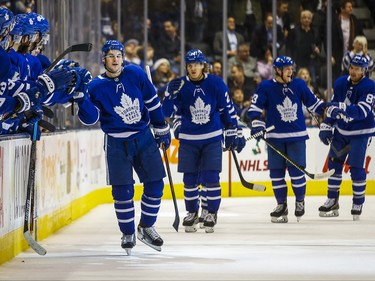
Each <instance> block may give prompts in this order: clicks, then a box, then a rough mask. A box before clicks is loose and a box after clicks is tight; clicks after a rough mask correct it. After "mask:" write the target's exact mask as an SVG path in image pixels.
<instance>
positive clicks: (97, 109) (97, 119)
mask: <svg viewBox="0 0 375 281" xmlns="http://www.w3.org/2000/svg"><path fill="white" fill-rule="evenodd" d="M95 109H96V111H98V117H97V118H96V120H95V121H94V122H93V123H90V124H87V123H85V122H83V121H82V120H81V118H79V116H78V119H79V121H81V123H82V124H83V125H86V126H92V125H94V124H96V123H97V122H98V121H99V119H100V110H99V108H97V107H96V106H95ZM78 111H79V109H78Z"/></svg>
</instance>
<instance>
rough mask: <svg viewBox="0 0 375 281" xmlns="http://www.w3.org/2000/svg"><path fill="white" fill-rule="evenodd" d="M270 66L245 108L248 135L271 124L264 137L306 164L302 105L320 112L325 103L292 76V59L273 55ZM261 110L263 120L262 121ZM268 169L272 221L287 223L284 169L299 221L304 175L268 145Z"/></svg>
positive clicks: (304, 165) (304, 191)
mask: <svg viewBox="0 0 375 281" xmlns="http://www.w3.org/2000/svg"><path fill="white" fill-rule="evenodd" d="M273 67H274V70H275V78H274V79H272V80H264V81H262V82H261V83H260V84H259V86H258V88H257V90H256V92H255V93H254V96H253V98H252V103H251V106H250V108H249V111H248V116H249V118H250V119H251V125H252V127H251V134H252V135H253V134H256V133H259V132H262V131H263V130H265V128H266V127H269V126H272V125H274V126H275V129H274V130H272V131H270V132H269V133H267V139H268V140H269V141H270V142H272V144H273V145H274V146H275V147H276V148H277V149H278V150H279V151H281V152H283V153H284V154H285V155H286V156H288V157H289V158H290V159H292V160H293V161H294V162H296V163H297V164H298V165H300V166H301V167H306V143H305V142H306V140H307V139H308V134H307V130H306V125H305V119H304V115H303V110H302V106H303V105H305V106H306V107H307V108H308V109H309V111H311V112H314V113H317V114H319V115H321V114H323V111H324V107H325V105H324V103H323V102H322V101H321V100H319V99H317V97H316V96H315V95H314V94H313V93H312V92H311V90H310V89H309V88H308V87H307V86H306V83H305V82H304V81H303V80H302V79H299V78H293V73H294V61H293V60H292V59H291V58H290V57H286V56H278V57H276V58H275V59H274V62H273ZM263 111H265V121H264V120H262V113H263ZM268 168H269V171H270V177H271V181H272V187H273V192H274V195H275V198H276V201H277V207H276V208H275V209H274V211H273V212H271V214H270V215H271V221H272V222H274V223H279V222H281V223H286V222H288V216H287V215H288V205H287V192H288V189H287V184H286V181H285V174H286V169H287V170H288V173H289V176H290V178H291V184H292V189H293V192H294V194H295V197H296V201H295V212H294V214H295V216H296V217H297V220H298V221H299V220H300V217H301V216H303V215H304V213H305V193H306V179H305V175H304V174H303V173H302V172H301V171H300V170H298V169H297V168H296V167H294V166H292V165H291V164H290V163H289V162H286V160H285V159H284V158H282V157H281V156H280V155H279V154H277V153H276V152H275V151H274V150H273V149H270V147H268Z"/></svg>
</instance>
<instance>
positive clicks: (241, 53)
mask: <svg viewBox="0 0 375 281" xmlns="http://www.w3.org/2000/svg"><path fill="white" fill-rule="evenodd" d="M235 64H237V65H242V68H243V70H244V73H245V76H246V77H249V78H252V79H254V78H255V77H256V75H257V69H256V68H257V59H256V58H254V57H252V56H251V55H250V44H249V43H246V42H244V43H241V44H239V45H238V48H237V54H236V55H235V56H233V57H231V58H230V59H229V60H228V68H229V69H230V68H231V67H232V65H235Z"/></svg>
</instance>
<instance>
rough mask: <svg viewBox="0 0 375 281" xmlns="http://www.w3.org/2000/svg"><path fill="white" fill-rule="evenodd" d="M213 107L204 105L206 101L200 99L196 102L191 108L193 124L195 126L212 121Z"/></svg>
mask: <svg viewBox="0 0 375 281" xmlns="http://www.w3.org/2000/svg"><path fill="white" fill-rule="evenodd" d="M210 112H211V105H209V104H207V105H205V104H204V101H203V100H202V99H201V98H200V97H198V98H197V99H196V100H195V103H194V106H190V113H191V116H192V120H191V122H192V123H194V124H206V123H208V122H209V121H210Z"/></svg>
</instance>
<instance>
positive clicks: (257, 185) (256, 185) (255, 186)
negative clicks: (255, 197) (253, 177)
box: [253, 184, 266, 192]
mask: <svg viewBox="0 0 375 281" xmlns="http://www.w3.org/2000/svg"><path fill="white" fill-rule="evenodd" d="M253 189H254V190H256V191H261V192H264V191H266V187H265V186H264V185H261V184H254V186H253Z"/></svg>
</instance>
